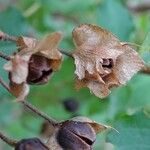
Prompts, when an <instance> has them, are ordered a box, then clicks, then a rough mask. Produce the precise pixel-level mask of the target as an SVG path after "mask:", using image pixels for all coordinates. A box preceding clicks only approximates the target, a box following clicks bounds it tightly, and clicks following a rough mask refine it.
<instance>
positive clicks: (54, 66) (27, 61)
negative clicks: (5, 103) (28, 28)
mask: <svg viewBox="0 0 150 150" xmlns="http://www.w3.org/2000/svg"><path fill="white" fill-rule="evenodd" d="M61 39H62V35H61V33H59V32H55V33H52V34H50V35H48V36H46V37H45V38H44V39H42V40H41V41H38V40H36V39H34V38H28V37H18V38H17V41H16V43H17V45H18V52H17V53H15V54H14V55H12V56H11V59H10V61H9V62H7V64H5V65H4V69H5V70H7V71H8V72H9V79H10V90H11V91H12V93H13V94H14V96H16V97H17V99H18V100H24V99H25V97H26V96H27V95H28V93H29V86H28V84H45V83H47V82H48V81H49V79H50V75H51V74H52V72H53V71H57V70H58V69H59V68H60V65H61V62H62V54H61V53H60V52H59V50H58V45H59V43H60V41H61Z"/></svg>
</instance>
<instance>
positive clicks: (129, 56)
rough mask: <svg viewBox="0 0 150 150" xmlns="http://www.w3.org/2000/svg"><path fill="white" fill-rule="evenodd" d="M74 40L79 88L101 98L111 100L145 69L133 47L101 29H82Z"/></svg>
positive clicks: (80, 28)
mask: <svg viewBox="0 0 150 150" xmlns="http://www.w3.org/2000/svg"><path fill="white" fill-rule="evenodd" d="M73 40H74V43H75V46H76V49H75V51H74V52H73V57H74V59H75V65H76V71H75V74H76V88H77V89H80V88H82V87H88V88H89V89H90V91H91V92H93V93H94V94H95V95H96V96H98V97H100V98H104V97H106V96H108V95H109V93H110V88H112V87H116V86H121V85H123V84H125V83H126V82H127V81H128V80H130V79H131V77H132V76H133V75H134V74H135V73H137V72H138V71H139V70H141V69H142V68H143V67H144V62H143V60H142V59H141V58H140V56H139V55H138V53H137V52H136V51H135V50H134V49H133V48H132V47H130V46H129V45H128V44H123V43H122V42H120V41H119V40H118V39H117V38H116V37H115V36H114V35H113V34H112V33H111V32H109V31H107V30H105V29H103V28H101V27H98V26H95V25H89V24H83V25H80V26H78V27H76V28H75V29H74V30H73Z"/></svg>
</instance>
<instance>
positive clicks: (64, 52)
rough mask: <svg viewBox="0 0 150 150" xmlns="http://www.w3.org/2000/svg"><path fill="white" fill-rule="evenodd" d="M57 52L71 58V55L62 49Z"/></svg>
mask: <svg viewBox="0 0 150 150" xmlns="http://www.w3.org/2000/svg"><path fill="white" fill-rule="evenodd" d="M59 51H60V52H61V53H62V54H64V55H66V56H68V57H70V58H73V56H72V53H70V52H67V51H64V50H63V49H59Z"/></svg>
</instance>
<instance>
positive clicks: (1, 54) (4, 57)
mask: <svg viewBox="0 0 150 150" xmlns="http://www.w3.org/2000/svg"><path fill="white" fill-rule="evenodd" d="M0 57H1V58H3V59H5V60H7V61H9V60H10V57H9V56H7V55H5V54H3V53H2V52H0Z"/></svg>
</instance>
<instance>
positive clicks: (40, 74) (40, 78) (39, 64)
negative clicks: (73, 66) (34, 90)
mask: <svg viewBox="0 0 150 150" xmlns="http://www.w3.org/2000/svg"><path fill="white" fill-rule="evenodd" d="M52 72H53V70H52V68H51V66H50V61H49V59H47V58H46V57H43V56H39V55H35V54H34V55H32V56H31V58H30V61H29V68H28V77H27V83H29V84H44V83H46V82H48V80H49V77H50V75H51V74H52Z"/></svg>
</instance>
